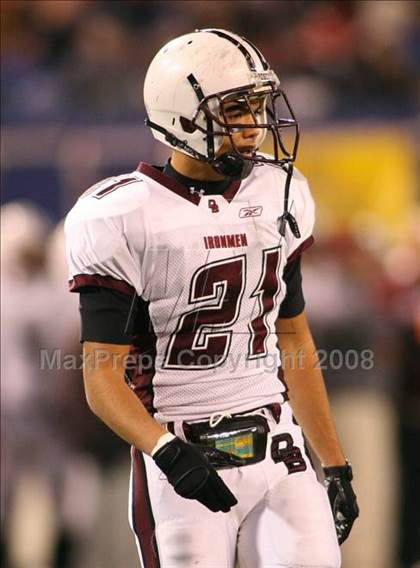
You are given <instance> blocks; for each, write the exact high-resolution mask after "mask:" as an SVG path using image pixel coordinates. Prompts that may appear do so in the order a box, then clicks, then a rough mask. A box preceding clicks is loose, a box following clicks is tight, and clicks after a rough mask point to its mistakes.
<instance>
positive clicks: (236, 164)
mask: <svg viewBox="0 0 420 568" xmlns="http://www.w3.org/2000/svg"><path fill="white" fill-rule="evenodd" d="M209 163H210V165H211V166H212V168H213V169H214V170H216V172H217V173H218V174H221V175H223V176H226V177H228V178H230V179H234V180H235V179H245V178H246V177H248V176H249V174H250V173H251V172H252V168H253V167H254V164H253V163H252V162H251V161H250V160H244V159H243V158H241V157H240V156H238V155H237V154H234V153H233V152H226V154H223V155H222V156H220V157H219V158H216V159H215V160H212V161H211V162H209Z"/></svg>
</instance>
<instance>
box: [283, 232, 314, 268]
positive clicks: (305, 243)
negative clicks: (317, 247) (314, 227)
mask: <svg viewBox="0 0 420 568" xmlns="http://www.w3.org/2000/svg"><path fill="white" fill-rule="evenodd" d="M314 241H315V239H314V238H313V236H312V235H311V236H310V237H308V238H307V239H305V240H304V241H303V243H302V244H301V245H299V246H298V248H297V249H295V250H294V251H293V252H292V254H291V255H290V256H288V257H287V262H291V261H292V260H295V258H297V257H298V256H299V255H300V254H302V253H303V251H304V250H305V249H307V248H309V247H310V246H311V245H312V244H313V242H314Z"/></svg>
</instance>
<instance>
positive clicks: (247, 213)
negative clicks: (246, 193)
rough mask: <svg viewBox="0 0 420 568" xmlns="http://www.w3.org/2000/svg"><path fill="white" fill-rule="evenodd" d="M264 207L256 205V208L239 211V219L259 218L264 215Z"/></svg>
mask: <svg viewBox="0 0 420 568" xmlns="http://www.w3.org/2000/svg"><path fill="white" fill-rule="evenodd" d="M262 210H263V208H262V206H261V205H256V206H255V207H242V209H240V210H239V217H241V218H243V217H259V216H260V215H261V213H262Z"/></svg>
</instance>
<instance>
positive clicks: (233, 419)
mask: <svg viewBox="0 0 420 568" xmlns="http://www.w3.org/2000/svg"><path fill="white" fill-rule="evenodd" d="M261 408H267V409H268V410H269V411H270V412H271V414H272V416H273V418H274V419H275V421H276V422H279V420H280V412H281V406H280V404H278V403H273V404H269V405H265V406H264V407H259V408H255V409H252V410H247V411H245V412H241V413H237V414H234V415H233V416H229V417H227V416H223V417H222V418H221V419H220V421H218V423H217V424H215V425H212V424H211V421H210V420H204V421H200V422H192V423H190V422H183V423H182V428H183V432H184V435H185V438H186V440H188V441H189V442H192V443H193V444H197V445H198V446H200V449H202V451H203V452H204V453H205V455H206V456H207V458H208V459H209V461H210V463H211V464H212V465H213V466H214V467H215V468H216V469H221V468H227V467H239V466H244V465H251V464H254V463H258V462H259V461H261V460H263V459H264V458H265V451H266V447H267V434H268V431H269V426H268V423H267V419H266V418H265V417H264V416H261V415H258V414H250V413H252V412H255V411H258V410H260V409H261ZM167 428H168V430H169V431H170V432H172V433H174V423H173V422H170V423H168V424H167Z"/></svg>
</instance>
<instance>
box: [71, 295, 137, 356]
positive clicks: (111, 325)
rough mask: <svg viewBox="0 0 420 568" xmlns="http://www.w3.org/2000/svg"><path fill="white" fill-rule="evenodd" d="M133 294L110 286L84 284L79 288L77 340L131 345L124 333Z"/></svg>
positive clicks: (127, 335) (130, 338)
mask: <svg viewBox="0 0 420 568" xmlns="http://www.w3.org/2000/svg"><path fill="white" fill-rule="evenodd" d="M133 301H134V298H133V297H132V296H130V295H128V294H124V293H122V292H119V291H117V290H111V289H109V288H102V287H100V286H98V287H93V286H92V287H86V288H82V289H81V291H80V303H79V310H80V317H81V337H80V341H95V342H97V343H115V344H119V345H130V344H131V343H132V336H131V335H130V334H129V333H126V328H127V323H128V320H129V316H130V312H131V308H132V305H133Z"/></svg>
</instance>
